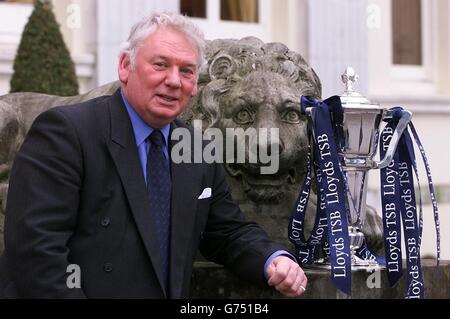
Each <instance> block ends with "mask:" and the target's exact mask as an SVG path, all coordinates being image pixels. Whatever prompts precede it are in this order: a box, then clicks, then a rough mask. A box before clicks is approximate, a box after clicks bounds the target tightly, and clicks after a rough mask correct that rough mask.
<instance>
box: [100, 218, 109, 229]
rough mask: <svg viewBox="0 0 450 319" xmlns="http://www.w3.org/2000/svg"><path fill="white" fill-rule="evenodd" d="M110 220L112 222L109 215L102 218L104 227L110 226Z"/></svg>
mask: <svg viewBox="0 0 450 319" xmlns="http://www.w3.org/2000/svg"><path fill="white" fill-rule="evenodd" d="M110 222H111V219H110V218H109V217H105V218H103V219H102V221H101V224H102V226H103V227H108V226H109V224H110Z"/></svg>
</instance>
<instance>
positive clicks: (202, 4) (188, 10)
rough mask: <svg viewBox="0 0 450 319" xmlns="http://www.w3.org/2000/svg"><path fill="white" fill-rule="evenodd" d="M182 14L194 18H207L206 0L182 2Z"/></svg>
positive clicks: (182, 0)
mask: <svg viewBox="0 0 450 319" xmlns="http://www.w3.org/2000/svg"><path fill="white" fill-rule="evenodd" d="M180 13H181V14H185V15H187V16H189V17H193V18H206V0H181V1H180Z"/></svg>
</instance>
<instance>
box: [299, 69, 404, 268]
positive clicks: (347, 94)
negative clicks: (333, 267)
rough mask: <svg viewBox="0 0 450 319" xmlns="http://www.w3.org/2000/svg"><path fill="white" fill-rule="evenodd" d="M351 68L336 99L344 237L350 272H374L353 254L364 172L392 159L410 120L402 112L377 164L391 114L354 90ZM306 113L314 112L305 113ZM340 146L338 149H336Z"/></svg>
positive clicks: (360, 237) (361, 218) (362, 211)
mask: <svg viewBox="0 0 450 319" xmlns="http://www.w3.org/2000/svg"><path fill="white" fill-rule="evenodd" d="M357 79H358V76H357V75H356V73H355V71H354V69H353V68H351V67H348V68H347V69H346V70H345V73H344V74H343V75H342V81H343V82H344V84H345V91H344V93H343V94H342V95H340V99H341V104H342V108H343V113H344V114H343V123H342V125H343V139H344V140H343V141H338V150H339V156H340V160H341V163H342V168H343V171H344V174H345V177H346V181H347V186H348V189H347V190H346V198H347V206H348V208H349V216H347V217H348V225H349V229H348V234H349V237H350V250H351V254H352V256H351V259H352V269H355V270H356V269H366V270H367V269H377V268H381V266H380V265H379V264H378V263H377V262H376V261H374V260H364V259H361V258H359V257H358V256H357V255H356V254H355V252H356V251H357V250H358V249H359V248H360V247H361V245H362V244H363V242H364V234H363V232H362V229H363V227H364V223H365V221H366V194H367V180H368V172H369V170H371V169H377V168H384V167H387V166H388V165H389V163H390V162H391V161H392V158H393V156H394V153H395V150H396V148H397V144H398V142H399V140H400V137H401V135H402V133H403V131H404V130H405V128H406V127H407V125H408V123H409V122H410V120H411V117H412V114H411V113H410V112H408V111H405V112H404V113H403V115H402V117H401V119H400V120H399V123H398V125H397V127H396V129H395V131H394V133H393V136H392V138H391V141H390V144H389V147H388V149H387V151H386V155H385V157H384V158H383V159H381V160H380V161H377V160H375V155H376V152H377V147H378V139H379V132H380V129H381V124H382V121H383V119H385V118H389V117H391V116H392V114H391V112H390V111H389V110H387V109H386V108H383V107H381V106H380V105H379V104H374V103H371V102H370V101H369V100H368V99H367V98H366V97H364V96H362V95H361V94H359V93H357V92H356V91H355V90H354V84H355V82H356V81H357ZM306 111H307V113H310V112H314V110H313V109H309V110H308V109H307V110H306ZM339 146H340V147H339ZM329 265H330V264H329V260H327V259H320V260H318V261H317V262H315V264H314V265H313V267H315V266H316V267H319V268H324V267H325V268H329Z"/></svg>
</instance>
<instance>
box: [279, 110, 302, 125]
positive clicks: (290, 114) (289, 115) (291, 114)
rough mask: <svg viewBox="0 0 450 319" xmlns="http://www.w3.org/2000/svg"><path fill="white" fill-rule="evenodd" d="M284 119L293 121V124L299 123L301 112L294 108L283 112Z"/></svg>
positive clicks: (289, 121)
mask: <svg viewBox="0 0 450 319" xmlns="http://www.w3.org/2000/svg"><path fill="white" fill-rule="evenodd" d="M283 121H285V122H288V123H292V124H298V123H300V114H298V112H296V111H294V110H290V111H286V112H285V113H284V114H283Z"/></svg>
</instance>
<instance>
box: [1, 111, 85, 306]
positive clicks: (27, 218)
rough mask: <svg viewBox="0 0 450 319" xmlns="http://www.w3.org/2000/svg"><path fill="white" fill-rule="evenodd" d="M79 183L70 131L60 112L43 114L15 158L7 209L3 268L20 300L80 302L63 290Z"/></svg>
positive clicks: (76, 146) (78, 293)
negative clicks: (70, 300) (5, 269)
mask: <svg viewBox="0 0 450 319" xmlns="http://www.w3.org/2000/svg"><path fill="white" fill-rule="evenodd" d="M82 179H83V161H82V152H81V146H80V143H79V140H78V137H77V134H76V131H75V129H74V127H73V126H72V125H71V123H70V121H69V120H68V119H67V118H66V116H64V114H63V112H62V111H61V110H60V109H59V108H56V109H51V110H49V111H47V112H44V113H42V114H41V115H40V116H39V117H38V118H37V119H36V120H35V122H34V123H33V125H32V127H31V128H30V130H29V132H28V135H27V137H26V138H25V141H24V143H23V145H22V147H21V149H20V150H19V152H18V153H17V156H16V158H15V161H14V164H13V168H12V170H11V175H10V183H9V192H8V198H7V206H6V219H5V254H6V260H7V262H6V265H7V271H8V277H9V278H10V279H12V281H13V284H14V285H15V286H16V289H17V291H18V293H19V295H20V296H21V297H25V298H83V297H84V294H83V292H82V290H81V289H76V288H75V289H70V288H68V286H67V280H68V276H69V275H70V273H68V272H67V271H68V266H69V261H68V255H69V249H68V245H67V244H68V241H69V240H70V238H71V236H72V234H73V233H74V230H75V228H76V223H77V211H78V205H79V196H80V188H81V183H82Z"/></svg>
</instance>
